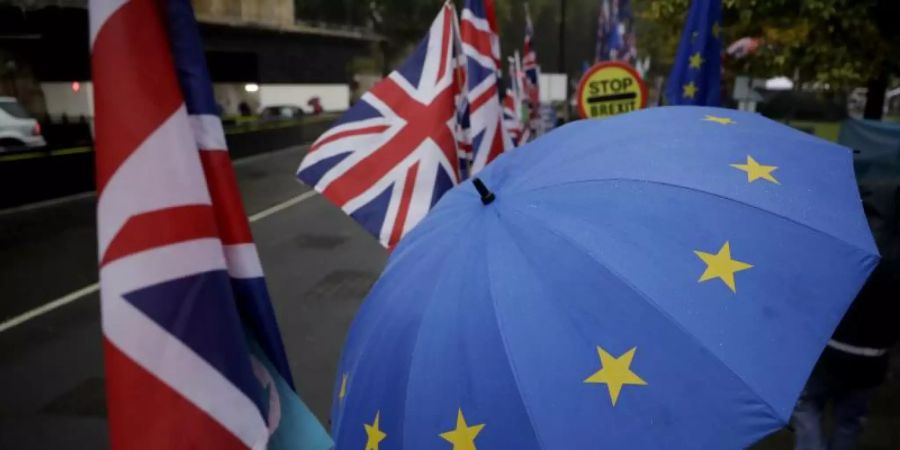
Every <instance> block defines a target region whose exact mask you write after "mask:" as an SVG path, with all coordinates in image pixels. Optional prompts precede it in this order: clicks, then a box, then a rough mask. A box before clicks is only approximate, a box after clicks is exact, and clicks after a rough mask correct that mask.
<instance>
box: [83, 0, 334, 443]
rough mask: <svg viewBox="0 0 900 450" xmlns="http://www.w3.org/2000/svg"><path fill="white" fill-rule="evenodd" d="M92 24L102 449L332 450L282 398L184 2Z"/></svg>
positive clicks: (98, 1) (102, 9)
mask: <svg viewBox="0 0 900 450" xmlns="http://www.w3.org/2000/svg"><path fill="white" fill-rule="evenodd" d="M90 19H91V20H90V23H91V36H90V37H91V52H92V57H91V64H92V71H93V79H94V85H95V90H94V102H95V105H96V152H97V153H96V158H97V191H98V201H97V203H98V205H97V209H98V241H99V253H100V284H101V300H102V301H101V309H102V326H103V334H104V353H105V360H106V361H105V363H106V382H107V402H108V405H109V429H110V440H111V446H112V447H113V448H121V449H160V448H166V449H187V448H216V449H247V448H250V449H266V448H269V449H276V448H297V447H298V446H300V445H302V446H304V447H303V448H310V449H326V448H329V447H330V446H331V441H330V438H328V436H327V434H326V433H325V431H324V429H323V428H322V427H321V425H320V424H319V423H318V422H317V421H316V420H315V418H314V417H313V416H312V415H311V413H310V412H309V410H308V409H307V408H306V407H305V405H303V404H302V402H300V400H299V398H298V397H297V396H296V394H295V393H294V392H293V390H292V387H291V383H292V380H291V375H290V371H289V369H288V366H287V359H286V358H285V355H284V349H283V345H282V343H281V337H280V334H279V332H278V326H277V324H276V322H275V317H274V313H273V311H272V306H271V304H270V302H269V297H268V292H267V290H266V287H265V280H264V279H263V274H262V269H261V265H260V263H259V258H258V256H257V254H256V248H255V245H254V244H253V239H252V236H251V235H250V228H249V224H248V223H247V219H246V216H245V213H244V210H243V205H242V204H241V202H240V196H239V193H238V190H237V184H236V182H235V176H234V173H233V169H232V168H231V161H230V159H229V157H228V152H227V148H226V145H225V136H224V133H223V131H222V126H221V123H220V122H219V120H218V117H217V116H216V115H215V114H214V111H215V102H214V100H213V96H212V86H211V84H210V82H209V76H208V74H207V72H206V67H205V62H204V60H203V52H202V45H201V43H200V39H199V32H198V30H197V25H196V23H195V21H194V18H193V12H192V10H191V7H190V3H189V2H188V1H187V0H168V1H158V0H128V1H122V0H95V1H92V2H91V4H90ZM176 73H177V76H176Z"/></svg>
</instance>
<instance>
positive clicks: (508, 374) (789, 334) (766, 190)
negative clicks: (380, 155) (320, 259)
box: [332, 107, 878, 450]
mask: <svg viewBox="0 0 900 450" xmlns="http://www.w3.org/2000/svg"><path fill="white" fill-rule="evenodd" d="M708 115H712V116H718V117H726V118H730V119H731V120H732V121H734V123H732V124H728V125H724V124H721V123H717V122H712V121H708V120H704V119H705V118H706V116H708ZM748 154H750V155H752V156H753V157H754V159H755V160H756V161H758V162H759V163H760V164H771V165H776V166H778V169H777V170H775V171H774V172H772V175H774V176H775V177H776V179H777V181H778V182H779V183H780V184H775V183H772V182H769V181H766V180H762V179H758V180H756V181H754V182H748V177H747V173H746V172H744V171H741V170H738V169H737V168H734V167H732V166H731V164H735V163H744V162H745V161H746V157H747V155H748ZM479 177H480V178H481V179H482V180H483V181H484V183H485V184H486V185H487V186H488V188H489V189H491V190H492V191H493V192H494V193H495V195H496V200H495V201H494V202H492V203H490V204H488V205H483V204H482V202H481V201H480V199H479V196H478V194H477V193H476V191H475V189H474V187H473V186H472V184H471V182H469V183H465V184H463V185H461V186H459V187H456V188H454V189H453V190H451V191H450V192H448V193H447V194H446V195H445V196H444V198H442V199H441V200H440V202H439V203H438V205H437V206H436V207H435V209H433V210H432V212H431V213H430V214H429V216H427V217H426V218H425V220H424V221H423V222H422V223H421V224H419V226H417V227H416V228H415V229H414V230H413V231H412V232H411V233H410V234H409V235H408V236H407V237H406V238H404V239H403V240H402V241H401V242H400V244H399V245H398V247H397V248H396V250H395V251H394V253H393V254H392V256H391V258H390V260H389V262H388V265H387V268H386V269H385V272H384V273H383V275H382V277H381V279H380V280H379V281H378V283H377V284H376V285H375V286H374V288H373V289H372V292H371V293H370V294H369V297H368V298H367V299H366V301H365V303H364V304H363V306H362V307H361V309H360V311H359V313H358V315H357V317H356V320H355V321H354V324H353V326H352V328H351V331H350V334H349V336H348V338H347V341H346V344H345V346H344V351H343V354H342V357H341V362H340V364H339V369H338V380H337V383H336V386H335V390H334V405H333V408H332V427H333V428H332V431H333V436H334V438H335V442H336V445H337V448H338V449H345V448H347V449H350V448H366V443H367V433H366V428H365V427H364V425H369V426H371V425H373V420H374V418H375V416H376V414H377V415H378V416H379V426H380V430H381V431H382V432H383V433H386V437H385V438H384V440H383V441H381V444H380V447H379V448H380V449H382V450H388V449H416V450H427V449H446V448H450V446H449V445H448V442H447V440H445V439H444V438H442V437H440V434H441V433H445V432H448V431H452V430H453V429H454V428H455V426H456V423H457V422H456V420H457V414H458V411H459V410H462V412H463V415H464V417H465V421H466V423H467V424H468V426H476V425H481V424H483V425H484V427H483V428H481V429H480V431H479V432H478V434H477V435H476V436H475V441H474V443H475V444H476V445H477V448H510V449H512V448H515V449H582V448H615V449H646V448H673V449H678V448H717V449H718V448H745V447H747V446H749V445H750V444H751V443H753V442H754V441H756V440H758V439H759V438H761V437H763V436H765V435H766V434H768V433H770V432H772V431H773V430H776V429H778V428H779V427H781V426H782V425H783V424H785V423H786V421H787V420H788V418H789V417H790V414H791V410H792V407H793V405H794V402H795V400H796V398H797V396H798V394H799V392H800V390H801V389H802V387H803V384H804V382H805V380H806V378H807V376H808V375H809V372H810V370H811V368H812V366H813V364H814V363H815V360H816V358H817V357H818V355H819V353H820V352H821V350H822V348H823V347H824V345H825V343H826V342H827V340H828V338H829V336H830V335H831V333H832V331H833V330H834V327H835V326H836V325H837V323H838V321H839V319H840V317H841V315H842V314H843V313H844V311H845V309H846V308H847V306H848V304H849V303H850V301H851V300H852V299H853V297H854V296H855V294H856V292H857V291H858V290H859V288H860V286H861V285H862V283H863V282H864V281H865V279H866V277H867V276H868V274H869V272H870V271H871V270H872V268H873V267H874V266H875V264H876V263H877V261H878V256H877V251H876V249H875V246H874V243H873V241H872V237H871V234H870V232H869V230H868V227H867V225H866V221H865V217H864V216H863V213H862V209H861V207H860V199H859V195H858V193H857V191H856V188H855V183H854V178H853V170H852V164H851V157H850V152H849V151H848V150H847V149H846V148H843V147H840V146H837V145H834V144H832V143H829V142H826V141H822V140H819V139H816V138H814V137H811V136H808V135H805V134H803V133H801V132H798V131H795V130H793V129H791V128H788V127H785V126H783V125H780V124H778V123H775V122H772V121H769V120H767V119H765V118H763V117H761V116H757V115H753V114H747V113H741V112H737V111H731V110H722V109H714V108H699V107H668V108H653V109H648V110H642V111H639V112H636V113H631V114H626V115H622V116H616V117H614V118H609V119H603V120H591V121H580V122H575V123H572V124H569V125H566V126H564V127H562V128H559V129H557V130H555V131H553V132H551V133H549V134H547V135H545V137H543V138H540V139H538V140H536V141H535V142H533V143H531V144H529V145H527V146H525V147H523V148H520V149H517V150H516V151H514V152H510V153H507V154H504V155H503V156H501V157H499V158H498V159H497V160H496V161H495V162H494V163H492V164H491V165H490V166H488V168H487V169H485V171H483V172H481V174H480V175H479ZM724 242H730V246H731V247H730V248H731V256H732V258H733V259H735V260H740V261H746V262H749V263H751V264H752V265H753V267H752V268H750V269H747V270H745V271H741V272H737V273H736V274H735V283H736V290H735V292H732V291H731V290H730V289H729V288H728V287H727V286H726V284H725V283H724V282H723V281H721V280H720V279H711V280H708V281H704V282H698V279H699V278H700V277H701V274H702V273H703V272H704V271H705V268H706V265H705V263H704V262H703V260H701V259H700V258H699V257H698V256H697V255H696V254H695V251H704V252H709V253H716V252H717V251H718V250H719V249H720V247H721V246H722V244H723V243H724ZM597 347H601V348H602V349H603V350H604V351H606V352H608V354H609V355H611V356H612V357H615V358H623V357H624V356H623V355H626V354H627V353H628V352H629V351H631V349H635V350H634V353H633V354H632V356H633V359H632V360H631V363H630V369H629V370H631V371H632V372H633V373H634V374H636V375H637V376H639V377H640V379H642V380H643V381H645V382H646V385H634V384H627V385H624V386H622V389H621V391H620V392H619V396H618V399H617V401H616V403H615V404H614V405H613V404H612V398H611V397H612V394H611V391H610V390H609V388H610V385H609V384H608V383H586V382H585V380H586V379H588V378H589V377H591V376H592V375H593V374H595V372H598V371H599V370H600V369H601V367H602V366H601V360H600V356H599V355H598V350H597ZM610 370H612V369H610ZM345 379H346V380H347V381H346V382H344V380H345Z"/></svg>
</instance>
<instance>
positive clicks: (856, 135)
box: [838, 119, 900, 182]
mask: <svg viewBox="0 0 900 450" xmlns="http://www.w3.org/2000/svg"><path fill="white" fill-rule="evenodd" d="M838 142H839V143H840V144H841V145H846V146H847V147H850V148H852V149H854V150H855V151H857V152H858V153H857V154H856V155H854V157H853V163H854V166H855V168H856V177H857V179H859V181H860V182H868V181H883V180H893V181H897V180H898V179H900V123H889V122H878V121H874V120H856V119H850V120H847V121H845V122H844V123H843V124H841V132H840V135H839V136H838Z"/></svg>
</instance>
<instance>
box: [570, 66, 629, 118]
mask: <svg viewBox="0 0 900 450" xmlns="http://www.w3.org/2000/svg"><path fill="white" fill-rule="evenodd" d="M576 98H577V99H578V112H580V113H581V117H583V118H585V119H595V118H601V117H609V116H614V115H616V114H623V113H627V112H630V111H634V110H637V109H641V108H643V107H645V106H647V85H646V84H644V80H643V79H641V77H640V75H638V73H637V72H636V71H635V70H634V68H633V67H631V66H629V65H628V64H625V63H622V62H618V61H610V62H602V63H599V64H596V65H594V67H591V68H590V69H589V70H588V71H587V72H586V73H585V74H584V76H583V77H582V78H581V82H580V83H579V84H578V92H577V97H576Z"/></svg>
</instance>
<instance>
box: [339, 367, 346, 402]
mask: <svg viewBox="0 0 900 450" xmlns="http://www.w3.org/2000/svg"><path fill="white" fill-rule="evenodd" d="M347 375H348V374H347V372H344V374H343V375H342V376H341V391H340V392H338V399H340V400H343V399H344V397H346V396H347Z"/></svg>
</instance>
